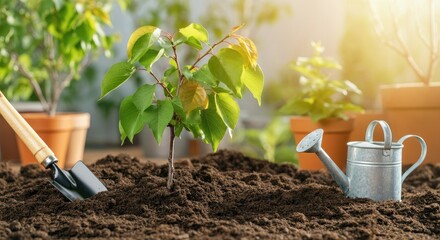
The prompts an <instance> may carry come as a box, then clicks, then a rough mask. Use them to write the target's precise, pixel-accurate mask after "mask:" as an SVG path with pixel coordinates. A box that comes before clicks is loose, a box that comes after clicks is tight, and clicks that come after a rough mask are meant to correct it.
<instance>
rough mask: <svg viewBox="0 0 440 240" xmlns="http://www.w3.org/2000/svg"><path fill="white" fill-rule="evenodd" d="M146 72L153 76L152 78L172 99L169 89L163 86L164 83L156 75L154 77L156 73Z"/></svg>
mask: <svg viewBox="0 0 440 240" xmlns="http://www.w3.org/2000/svg"><path fill="white" fill-rule="evenodd" d="M148 73H150V75H151V76H153V78H154V79H155V80H156V82H157V84H159V85H160V86H161V87H162V88H163V89H164V90H165V92H166V93H167V94H168V96H169V97H170V98H171V99H173V98H174V97H173V94H171V92H170V90H168V88H167V87H166V86H165V84H163V82H161V81H160V80H159V78H158V77H156V75H155V74H154V73H153V71H149V72H148Z"/></svg>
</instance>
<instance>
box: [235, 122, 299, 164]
mask: <svg viewBox="0 0 440 240" xmlns="http://www.w3.org/2000/svg"><path fill="white" fill-rule="evenodd" d="M232 143H233V146H234V147H235V148H237V149H239V150H240V151H241V152H243V153H244V154H246V155H248V156H251V157H254V158H257V159H260V158H262V157H263V159H266V160H268V161H270V162H275V163H290V164H297V163H298V159H297V156H296V152H295V150H294V147H293V146H294V145H295V143H294V141H293V138H292V132H291V131H290V128H289V124H288V123H287V122H286V121H284V120H283V118H280V117H275V118H272V119H271V120H270V122H269V123H268V124H267V125H266V126H265V127H264V128H262V129H260V128H248V129H240V130H237V133H236V134H235V135H234V138H233V141H232Z"/></svg>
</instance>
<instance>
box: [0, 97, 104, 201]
mask: <svg viewBox="0 0 440 240" xmlns="http://www.w3.org/2000/svg"><path fill="white" fill-rule="evenodd" d="M0 114H1V115H3V118H4V119H5V120H6V121H7V122H8V124H9V125H10V126H11V127H12V129H14V131H15V133H16V134H17V135H18V136H19V137H20V139H21V140H22V141H23V142H24V143H25V144H26V146H27V147H28V149H29V150H30V151H31V152H32V154H33V155H34V156H35V158H36V159H37V160H38V162H39V163H40V164H41V165H43V166H44V167H45V168H46V169H48V168H50V170H51V177H52V180H53V181H52V185H53V186H55V188H57V189H58V190H59V191H60V192H61V193H62V194H63V195H64V196H66V197H67V198H68V199H69V200H70V201H74V200H76V199H79V200H83V199H85V198H88V197H91V196H93V195H95V194H97V193H99V192H102V191H107V188H106V187H105V186H104V185H103V184H102V183H101V182H100V181H99V179H98V178H97V177H96V176H95V175H94V174H93V173H92V172H91V171H90V170H89V169H88V168H87V166H86V165H85V164H84V163H83V162H82V161H78V162H77V163H76V164H75V165H74V166H73V167H72V169H70V170H69V171H65V170H63V169H61V168H60V167H58V165H57V162H58V159H57V158H56V157H55V154H54V153H53V152H52V150H51V149H50V148H49V147H48V146H47V145H46V143H44V141H43V140H42V139H41V138H40V137H39V136H38V134H37V133H36V132H35V131H34V129H32V127H31V126H30V125H29V124H28V123H27V122H26V121H25V120H24V119H23V117H22V116H21V115H20V114H19V113H18V112H17V110H15V109H14V107H13V106H12V105H11V104H10V103H9V101H8V100H7V99H6V97H5V96H4V95H3V93H2V92H1V91H0Z"/></svg>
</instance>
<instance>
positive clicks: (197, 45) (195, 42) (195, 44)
mask: <svg viewBox="0 0 440 240" xmlns="http://www.w3.org/2000/svg"><path fill="white" fill-rule="evenodd" d="M185 43H186V44H188V45H189V46H191V47H193V48H195V49H197V50H199V51H200V50H202V49H203V46H202V43H200V41H199V40H197V39H196V38H194V37H189V38H188V39H186V41H185Z"/></svg>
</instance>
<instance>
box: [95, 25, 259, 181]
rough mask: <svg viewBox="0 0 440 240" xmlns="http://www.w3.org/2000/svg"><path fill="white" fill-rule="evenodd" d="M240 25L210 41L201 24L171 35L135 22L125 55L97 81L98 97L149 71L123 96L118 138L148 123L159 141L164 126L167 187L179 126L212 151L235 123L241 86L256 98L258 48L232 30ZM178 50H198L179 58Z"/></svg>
mask: <svg viewBox="0 0 440 240" xmlns="http://www.w3.org/2000/svg"><path fill="white" fill-rule="evenodd" d="M239 29H240V27H236V28H234V29H232V31H231V32H230V33H229V34H227V35H226V36H225V37H223V38H222V39H220V40H219V41H217V42H215V43H214V44H210V43H209V36H208V32H207V31H206V29H205V28H204V27H203V26H202V25H200V24H194V23H192V24H190V25H188V26H187V27H184V28H180V29H179V30H178V32H176V33H174V34H170V33H168V32H165V31H162V30H161V29H159V28H157V27H154V26H143V27H140V28H138V29H137V30H135V31H134V32H133V33H132V35H131V36H130V38H129V40H128V43H127V55H128V60H127V61H124V62H119V63H116V64H114V65H113V66H111V67H110V69H109V70H108V72H107V73H106V74H105V76H104V78H103V80H102V85H101V98H103V97H105V96H106V95H107V94H109V93H110V92H111V91H113V90H115V89H116V88H118V87H119V86H121V85H122V84H123V83H124V82H125V81H127V80H128V79H130V77H132V76H133V74H134V73H135V72H136V71H143V72H146V73H148V76H149V78H148V79H147V83H145V84H144V85H141V86H140V87H138V88H137V89H136V91H135V92H134V94H133V95H130V96H127V97H125V98H124V99H123V100H122V102H121V105H120V109H119V131H120V133H121V140H122V142H124V140H125V139H126V138H128V139H129V140H130V141H131V142H132V141H133V137H134V136H135V135H136V134H138V133H139V132H141V130H142V129H143V127H144V126H145V125H147V126H148V127H149V128H150V129H151V131H152V132H153V135H154V137H155V139H156V141H157V142H158V143H160V142H161V139H162V135H163V132H164V130H165V128H166V127H169V129H170V142H169V155H168V181H167V187H168V188H171V187H172V184H173V174H174V155H173V152H174V140H175V138H176V137H179V136H180V135H181V133H182V131H183V129H185V130H187V131H189V132H191V133H192V134H193V135H194V137H195V138H201V139H203V140H204V141H205V142H206V143H208V144H211V146H212V149H213V150H214V151H215V150H216V149H217V148H218V145H219V143H220V141H221V140H222V139H223V137H224V135H225V133H226V131H229V132H230V133H231V132H232V130H233V129H234V128H235V127H236V125H237V121H238V119H239V114H240V108H239V106H238V104H237V102H236V99H237V98H241V97H242V95H243V92H244V90H245V89H248V90H249V91H250V92H251V94H252V95H253V97H254V98H255V99H257V101H258V104H260V103H261V94H262V91H263V81H264V80H263V73H262V71H261V69H260V66H259V65H258V63H257V59H258V53H257V49H256V47H255V45H254V43H253V42H252V40H250V39H249V38H246V37H243V36H241V35H238V34H236V32H237V31H238V30H239ZM182 51H195V52H197V54H195V57H194V58H193V59H189V60H185V61H184V59H181V57H180V56H182V53H183V52H182ZM159 71H160V73H159Z"/></svg>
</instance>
